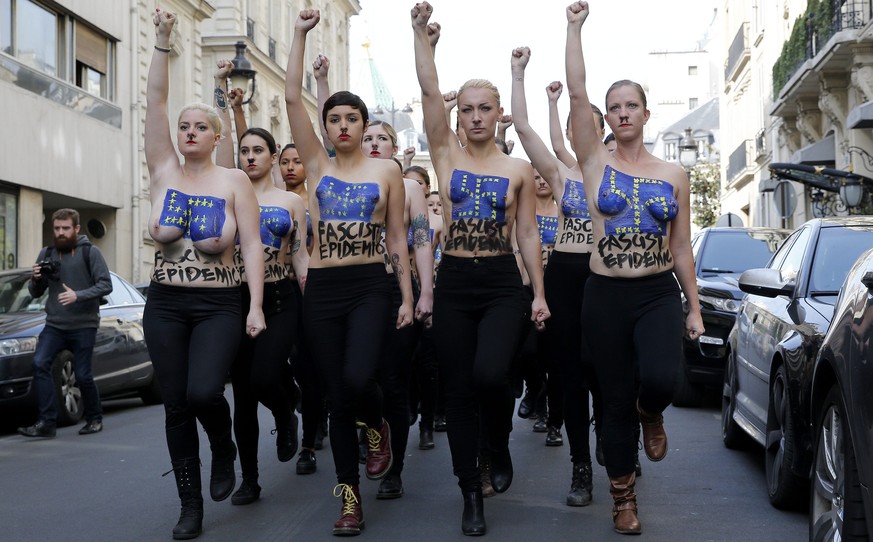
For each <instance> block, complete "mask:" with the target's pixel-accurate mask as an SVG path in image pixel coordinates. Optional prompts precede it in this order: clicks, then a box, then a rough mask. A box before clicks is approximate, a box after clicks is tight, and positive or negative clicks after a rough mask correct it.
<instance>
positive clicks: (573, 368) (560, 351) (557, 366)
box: [540, 251, 599, 463]
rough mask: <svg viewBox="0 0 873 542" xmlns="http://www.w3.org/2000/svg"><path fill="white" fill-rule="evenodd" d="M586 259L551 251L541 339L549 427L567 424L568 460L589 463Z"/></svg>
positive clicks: (590, 370)
mask: <svg viewBox="0 0 873 542" xmlns="http://www.w3.org/2000/svg"><path fill="white" fill-rule="evenodd" d="M590 259H591V254H574V253H569V252H560V251H554V252H552V255H551V257H550V258H549V265H548V266H547V267H546V269H545V273H544V275H543V286H544V288H545V291H546V302H547V303H548V305H549V311H550V312H551V314H552V315H551V317H550V318H549V319H548V321H547V322H546V329H545V330H543V332H542V336H541V338H540V339H541V340H540V342H541V343H542V344H543V346H544V351H545V356H544V357H545V359H546V360H547V366H548V371H549V376H548V380H547V385H548V396H549V425H550V426H552V427H559V428H560V427H561V425H562V424H566V433H567V440H568V441H569V443H570V460H571V461H572V462H574V463H577V462H585V463H590V462H591V447H590V445H589V443H588V424H589V420H590V417H591V416H590V414H589V409H588V393H589V387H590V385H591V383H592V382H591V381H593V380H594V372H593V367H592V363H591V355H590V352H589V351H588V346H587V344H585V333H584V331H585V330H583V328H582V301H583V297H584V293H585V282H586V281H587V280H588V274H589V268H588V262H589V260H590ZM594 388H596V385H595V386H594ZM598 399H599V397H598Z"/></svg>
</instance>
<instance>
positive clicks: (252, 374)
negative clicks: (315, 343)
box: [230, 279, 299, 476]
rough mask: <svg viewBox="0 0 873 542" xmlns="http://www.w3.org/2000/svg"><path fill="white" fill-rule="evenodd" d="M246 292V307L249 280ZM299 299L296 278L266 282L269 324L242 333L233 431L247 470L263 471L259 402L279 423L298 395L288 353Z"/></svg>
mask: <svg viewBox="0 0 873 542" xmlns="http://www.w3.org/2000/svg"><path fill="white" fill-rule="evenodd" d="M241 294H242V295H241V300H240V307H241V308H242V309H243V310H246V309H247V308H248V306H249V302H250V300H251V296H250V295H249V288H248V285H247V284H243V285H242V287H241ZM298 302H299V300H298V299H297V297H296V295H295V291H294V287H293V286H292V281H291V279H283V280H280V281H277V282H267V283H265V284H264V303H263V309H264V317H265V319H266V323H267V329H265V330H264V331H263V332H262V333H261V334H260V335H258V336H257V337H256V338H254V339H252V338H251V337H249V336H248V335H245V334H242V339H241V343H240V346H239V350H238V351H237V355H236V360H235V361H234V363H233V366H232V367H231V369H230V379H231V383H232V384H233V432H234V435H236V443H237V447H238V448H239V461H240V465H241V467H242V472H243V474H244V475H247V476H257V475H258V402H261V403H263V405H264V406H265V407H267V408H268V409H270V412H272V413H273V418H274V419H275V421H276V426H277V427H278V426H280V425H287V424H289V423H290V420H291V415H292V409H293V408H294V399H295V398H294V390H293V388H289V384H291V382H290V378H289V376H290V370H291V369H290V366H289V365H288V356H289V354H290V353H291V348H292V347H293V346H294V343H295V341H296V340H297V317H298V306H297V305H298ZM240 325H241V326H244V325H245V322H243V323H242V324H240ZM241 329H242V328H241Z"/></svg>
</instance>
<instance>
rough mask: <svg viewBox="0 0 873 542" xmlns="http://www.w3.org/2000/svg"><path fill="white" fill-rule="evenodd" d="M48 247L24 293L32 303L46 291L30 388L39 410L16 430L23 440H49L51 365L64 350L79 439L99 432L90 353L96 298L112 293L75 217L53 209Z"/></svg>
mask: <svg viewBox="0 0 873 542" xmlns="http://www.w3.org/2000/svg"><path fill="white" fill-rule="evenodd" d="M52 231H53V233H54V244H53V246H47V247H43V248H42V250H41V251H40V253H39V258H37V263H36V264H34V266H33V275H32V276H31V280H30V284H28V289H29V290H30V294H31V295H32V296H33V298H34V299H37V298H38V297H40V296H41V295H42V294H43V293H44V292H45V291H46V289H48V292H49V294H48V299H47V300H46V304H45V312H46V323H45V327H44V328H43V330H42V332H41V333H40V334H39V340H38V342H37V345H36V352H35V353H34V359H33V386H34V391H35V393H36V399H37V403H38V405H39V416H38V418H37V420H36V423H35V424H34V425H31V426H29V427H19V428H18V432H19V433H20V434H21V435H24V436H26V437H45V438H52V437H54V436H55V432H56V428H57V417H58V410H57V409H58V398H57V394H56V391H55V382H54V379H53V378H52V365H53V363H54V361H55V358H56V357H57V355H58V353H59V352H60V351H62V350H64V349H67V350H69V351H70V352H72V354H73V369H74V371H75V374H76V382H77V383H78V385H79V389H80V390H81V391H82V399H83V401H84V403H85V425H84V427H82V429H80V430H79V434H80V435H90V434H93V433H99V432H100V431H102V430H103V409H102V407H101V405H100V393H99V392H98V391H97V385H96V384H95V383H94V378H93V376H92V375H91V354H92V352H93V350H94V340H95V338H96V336H97V328H98V327H99V325H100V299H101V298H102V297H103V296H105V295H107V294H109V293H110V292H112V279H111V278H110V276H109V267H107V265H106V260H104V259H103V255H102V254H101V253H100V250H99V249H98V248H97V247H95V246H93V245H92V244H91V241H89V240H88V237H87V236H86V235H79V213H78V212H77V211H75V210H73V209H59V210H57V211H55V212H54V214H53V215H52Z"/></svg>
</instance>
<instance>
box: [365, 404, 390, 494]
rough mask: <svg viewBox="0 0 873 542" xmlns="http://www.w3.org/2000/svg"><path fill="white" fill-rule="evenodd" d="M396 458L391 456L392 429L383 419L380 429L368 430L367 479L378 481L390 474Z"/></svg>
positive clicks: (370, 428)
mask: <svg viewBox="0 0 873 542" xmlns="http://www.w3.org/2000/svg"><path fill="white" fill-rule="evenodd" d="M393 464H394V458H393V457H392V455H391V428H390V427H389V426H388V422H387V421H385V419H384V418H383V419H382V426H381V427H380V428H378V429H373V428H372V427H368V428H367V478H369V479H370V480H378V479H380V478H382V477H383V476H385V475H386V474H388V470H389V469H390V468H391V465H393Z"/></svg>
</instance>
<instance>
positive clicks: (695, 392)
mask: <svg viewBox="0 0 873 542" xmlns="http://www.w3.org/2000/svg"><path fill="white" fill-rule="evenodd" d="M790 233H791V230H782V229H775V228H755V227H747V228H703V229H702V230H700V231H699V232H697V233H696V234H695V235H694V237H693V238H692V239H691V253H692V255H693V256H694V274H695V277H696V279H697V296H698V297H699V298H700V314H701V316H702V317H703V325H704V327H705V328H706V333H704V335H702V336H701V337H700V338H698V339H694V340H691V339H689V338H688V337H687V336H686V337H685V338H684V339H683V348H682V353H683V358H682V359H681V360H680V366H679V374H678V377H677V379H676V389H675V391H674V394H673V404H674V405H675V406H680V407H681V406H697V405H698V404H699V403H700V402H701V400H702V399H703V398H704V397H705V394H704V391H705V390H711V391H712V397H713V398H716V397H718V395H717V394H718V392H719V390H720V389H721V385H722V382H723V381H724V362H725V352H726V350H727V337H728V334H729V333H730V331H731V328H733V327H734V321H735V320H736V315H737V310H739V308H740V302H741V300H742V298H743V292H741V291H740V289H739V287H738V286H737V279H738V278H739V277H740V273H742V272H743V271H745V270H746V269H750V268H753V267H761V266H763V265H767V262H768V261H769V260H770V258H771V257H772V256H773V253H774V252H776V249H777V248H779V245H780V244H781V243H782V241H784V240H785V238H786V237H788V235H789V234H790ZM683 301H684V298H683ZM682 306H683V311H684V314H685V315H686V316H687V315H688V305H687V304H686V303H683V304H682Z"/></svg>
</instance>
